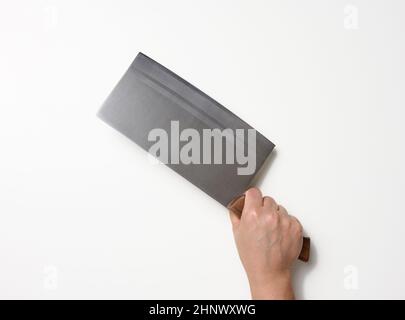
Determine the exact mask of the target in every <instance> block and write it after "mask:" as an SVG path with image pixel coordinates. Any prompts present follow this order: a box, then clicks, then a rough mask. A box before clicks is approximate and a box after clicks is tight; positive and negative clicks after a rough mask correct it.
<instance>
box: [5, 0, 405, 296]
mask: <svg viewBox="0 0 405 320" xmlns="http://www.w3.org/2000/svg"><path fill="white" fill-rule="evenodd" d="M349 4H352V5H354V6H355V8H357V10H358V12H357V13H358V15H357V17H358V20H357V23H358V24H357V29H356V25H355V24H356V21H354V25H353V24H350V23H351V22H353V21H352V20H350V19H349V18H348V16H347V15H348V13H347V12H346V13H345V7H346V6H347V5H349ZM346 8H347V7H346ZM350 8H351V9H350ZM352 9H353V7H349V11H350V10H352ZM346 10H348V9H346ZM350 12H352V13H353V11H350ZM345 19H346V20H345ZM347 19H349V20H350V21H351V22H350V21H349V20H347ZM347 23H349V24H347ZM351 27H354V29H353V28H351ZM404 30H405V3H404V2H403V1H400V0H398V1H392V0H391V1H387V0H384V1H382V0H381V1H357V0H356V1H352V2H346V1H337V0H335V1H325V0H318V1H315V0H311V1H298V0H297V1H286V0H283V1H281V0H280V1H264V0H263V1H234V0H233V1H230V0H229V1H207V0H204V1H174V0H171V1H163V0H162V1H149V0H148V1H146V0H145V1H112V0H111V1H56V0H55V1H52V0H49V1H46V0H43V1H38V0H37V1H15V0H13V1H11V0H10V1H4V0H1V2H0V108H1V109H0V110H1V117H0V147H1V149H0V297H1V298H173V299H176V298H203V299H205V298H212V299H216V298H229V299H234V298H235V299H239V298H249V289H248V286H247V282H246V276H245V274H244V272H243V269H242V267H241V264H240V262H239V258H238V256H237V252H236V249H235V246H234V243H233V238H232V233H231V227H230V222H229V221H228V214H227V211H226V210H225V209H224V208H223V207H221V205H219V204H218V203H216V202H215V201H214V200H212V199H211V198H209V197H208V196H206V195H205V194H203V193H202V192H200V191H199V190H198V189H197V188H196V187H194V186H193V185H191V184H190V183H188V182H187V181H185V180H184V179H183V178H181V177H180V176H178V175H176V174H175V173H174V172H173V171H171V170H170V169H167V168H166V167H164V166H156V165H155V166H154V165H151V164H150V163H149V161H148V158H147V157H146V153H145V152H143V151H142V150H141V149H140V148H139V147H137V146H136V145H135V144H133V143H132V142H131V141H129V140H128V139H126V138H125V137H123V136H122V135H120V134H119V133H117V132H116V131H115V130H113V129H112V128H110V127H108V126H107V125H105V124H104V123H103V122H102V121H100V120H99V119H98V118H97V117H96V112H97V110H98V108H99V107H100V105H101V104H102V102H103V101H104V99H105V98H106V97H107V95H108V94H109V93H110V91H111V90H112V88H113V87H114V85H115V84H116V83H117V81H118V80H119V79H120V77H121V76H122V74H123V73H124V72H125V70H126V69H127V67H128V66H129V64H130V63H131V62H132V60H133V58H134V57H135V55H136V54H137V53H138V51H142V52H144V53H145V54H147V55H149V56H150V57H152V58H154V59H156V60H157V61H159V62H160V63H162V64H163V65H165V66H167V67H168V68H170V69H172V70H173V71H174V72H176V73H178V74H179V75H180V76H182V77H183V78H185V79H186V80H188V81H190V82H191V83H193V84H194V85H196V86H197V87H199V88H200V89H202V90H203V91H205V92H206V93H207V94H209V95H210V96H212V97H213V98H215V99H216V100H218V101H219V102H221V103H222V104H224V105H225V106H226V107H228V108H229V109H230V110H231V111H233V112H234V113H236V114H237V115H238V116H240V117H241V118H242V119H244V120H245V121H247V122H248V123H249V124H251V125H252V126H254V127H255V128H256V129H258V130H259V131H260V132H261V133H263V134H264V135H265V136H266V137H268V138H269V139H270V140H272V141H273V142H274V143H275V144H276V145H277V147H276V152H275V154H274V155H273V156H272V159H271V161H270V165H269V166H268V168H266V170H265V172H264V174H263V176H262V178H261V179H260V181H259V186H260V187H261V188H262V189H263V192H264V193H265V194H269V195H272V196H273V197H275V198H276V200H277V201H278V202H279V203H281V204H283V205H284V206H285V207H286V208H287V209H288V210H289V211H290V213H291V214H294V215H296V216H297V217H298V218H299V219H300V220H301V222H302V224H303V225H304V228H305V230H306V233H307V234H308V235H310V237H311V239H312V244H313V247H312V249H313V251H312V261H311V263H309V264H307V265H304V264H302V263H299V264H298V265H297V268H296V277H295V285H296V290H297V295H298V298H304V299H312V298H325V299H330V298H348V299H351V298H354V299H357V298H405V290H404V282H405V273H404V269H405V250H404V249H403V245H404V242H405V232H404V224H405V217H404V216H405V202H404V189H405V170H404V163H405V145H404V136H405V126H404V116H405V111H404V108H405V105H404V103H405V97H404V94H405V93H404V92H405V62H404V57H405V46H404V44H405V38H404V34H403V33H404ZM345 271H346V273H345Z"/></svg>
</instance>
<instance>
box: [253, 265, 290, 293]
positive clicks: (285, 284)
mask: <svg viewBox="0 0 405 320" xmlns="http://www.w3.org/2000/svg"><path fill="white" fill-rule="evenodd" d="M291 278H292V276H291V272H290V270H285V271H282V272H277V273H272V274H269V275H267V276H262V277H250V278H249V285H250V291H251V294H252V299H258V300H292V299H294V298H295V297H294V291H293V287H292V280H291Z"/></svg>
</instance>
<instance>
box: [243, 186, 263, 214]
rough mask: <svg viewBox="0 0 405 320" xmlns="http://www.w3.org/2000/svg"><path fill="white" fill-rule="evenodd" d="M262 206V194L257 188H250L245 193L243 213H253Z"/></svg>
mask: <svg viewBox="0 0 405 320" xmlns="http://www.w3.org/2000/svg"><path fill="white" fill-rule="evenodd" d="M262 205H263V196H262V192H261V191H260V190H259V189H258V188H250V189H249V190H248V191H246V192H245V206H244V208H243V211H244V212H251V211H255V210H256V209H259V208H261V207H262Z"/></svg>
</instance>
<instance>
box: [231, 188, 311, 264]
mask: <svg viewBox="0 0 405 320" xmlns="http://www.w3.org/2000/svg"><path fill="white" fill-rule="evenodd" d="M244 206H245V195H241V196H239V197H237V198H235V199H233V200H232V201H231V202H230V203H229V204H228V209H229V210H231V211H232V212H235V213H236V214H238V215H241V214H242V210H243V207H244ZM310 247H311V240H310V238H307V237H303V241H302V249H301V253H300V255H299V257H298V259H300V260H301V261H304V262H307V261H308V260H309V253H310Z"/></svg>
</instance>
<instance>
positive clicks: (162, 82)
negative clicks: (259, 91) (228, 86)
mask: <svg viewBox="0 0 405 320" xmlns="http://www.w3.org/2000/svg"><path fill="white" fill-rule="evenodd" d="M98 116H99V117H100V118H101V119H102V120H104V121H105V122H106V123H108V124H109V125H111V126H112V127H113V128H115V129H116V130H118V131H119V132H121V133H122V134H124V135H125V136H127V137H128V138H129V139H131V140H132V141H134V142H135V143H136V144H138V145H139V146H140V147H142V148H143V149H145V150H146V151H149V149H150V147H151V146H152V145H153V144H154V143H155V142H154V141H149V140H148V134H149V132H150V131H151V130H153V129H155V128H162V129H164V130H166V132H168V133H169V134H170V132H171V130H170V128H171V121H178V122H179V127H180V132H181V130H183V129H185V128H193V129H195V130H197V131H198V132H199V133H200V134H201V135H202V131H203V129H215V128H218V129H220V130H223V129H225V128H229V129H232V130H234V131H235V130H236V129H245V130H247V129H252V127H251V126H249V125H248V124H247V123H246V122H244V121H243V120H241V119H240V118H238V117H237V116H236V115H235V114H233V113H232V112H230V111H229V110H228V109H226V108H225V107H224V106H222V105H221V104H219V103H218V102H216V101H215V100H213V99H212V98H210V97H209V96H207V95H206V94H205V93H203V92H202V91H201V90H199V89H197V88H196V87H194V86H193V85H191V84H190V83H188V82H186V81H185V80H183V79H182V78H180V77H179V76H177V75H176V74H174V73H173V72H171V71H170V70H168V69H167V68H165V67H164V66H162V65H160V64H159V63H157V62H156V61H154V60H152V59H150V58H149V57H147V56H146V55H144V54H142V53H139V54H138V55H137V57H136V58H135V60H134V61H133V62H132V64H131V65H130V67H129V69H128V70H127V71H126V73H125V74H124V76H123V77H122V78H121V80H120V81H119V83H118V84H117V86H116V87H115V88H114V90H113V91H112V92H111V94H110V95H109V96H108V98H107V100H106V101H105V103H104V104H103V106H102V107H101V109H100V111H99V113H98ZM169 140H170V138H169ZM246 140H247V139H246V137H245V141H246ZM185 143H186V142H182V143H180V148H181V147H182V146H183V145H184V144H185ZM226 143H227V141H225V144H224V145H226ZM224 148H225V147H224ZM273 148H274V144H273V143H272V142H270V141H269V140H268V139H266V138H265V137H264V136H263V135H261V134H260V133H259V132H257V134H256V164H255V168H256V169H255V170H254V172H253V173H252V174H249V175H238V173H237V168H240V167H243V165H241V164H239V163H237V162H235V163H234V164H226V159H225V152H223V153H222V157H223V161H222V164H213V163H212V164H195V163H194V164H182V163H179V164H171V163H168V164H167V165H168V166H169V167H170V168H171V169H173V170H174V171H176V172H177V173H179V174H180V175H181V176H183V177H184V178H186V179H187V180H188V181H190V182H191V183H193V184H194V185H196V186H197V187H199V188H200V189H201V190H203V191H204V192H206V193H207V194H208V195H210V196H211V197H213V198H214V199H216V200H217V201H219V202H220V203H221V204H223V205H224V206H226V205H228V204H229V202H230V201H231V200H232V199H233V198H234V197H236V196H238V195H240V194H242V193H243V192H244V191H245V190H246V189H247V188H248V187H249V185H250V182H251V180H252V179H253V178H254V176H255V175H256V173H257V171H258V170H259V169H260V167H261V166H262V165H263V162H264V161H265V159H266V158H267V156H268V155H269V154H270V152H271V151H272V150H273ZM201 151H202V152H204V150H202V149H201ZM223 151H225V149H224V150H223ZM201 158H202V156H201Z"/></svg>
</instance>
